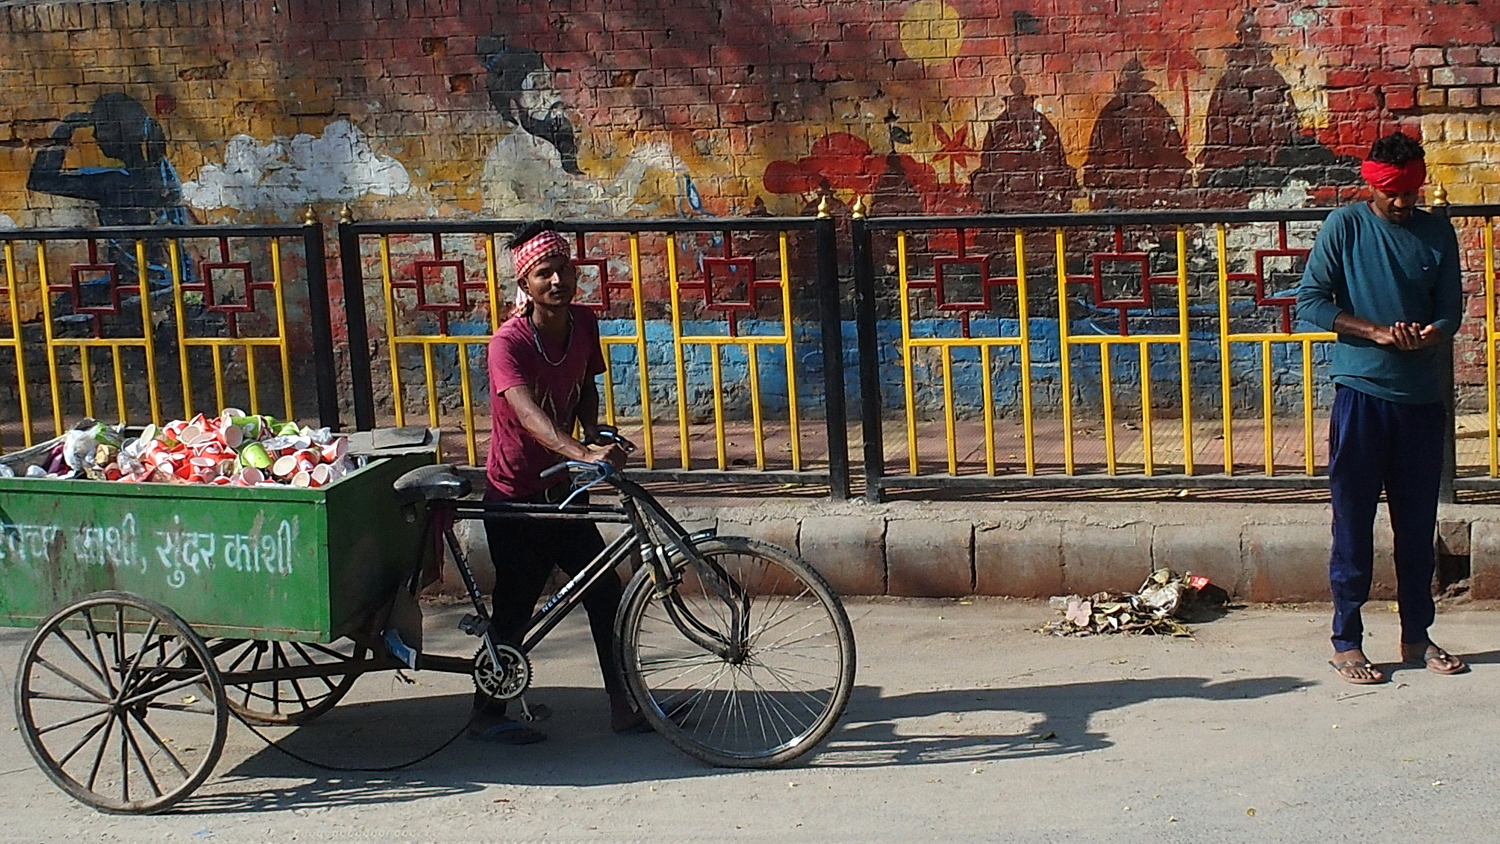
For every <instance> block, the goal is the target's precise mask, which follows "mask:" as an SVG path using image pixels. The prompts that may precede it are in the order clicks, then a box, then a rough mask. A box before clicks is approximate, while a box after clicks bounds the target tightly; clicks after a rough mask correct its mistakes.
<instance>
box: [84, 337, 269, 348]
mask: <svg viewBox="0 0 1500 844" xmlns="http://www.w3.org/2000/svg"><path fill="white" fill-rule="evenodd" d="M57 342H58V343H63V344H68V345H77V344H81V343H87V344H88V345H91V346H105V345H110V346H132V347H134V346H139V345H140V344H141V343H140V341H139V340H136V339H129V340H124V341H120V340H85V339H82V338H80V339H78V340H71V339H63V340H59V341H57ZM182 342H183V343H184V344H185V345H187V346H192V347H194V348H200V349H206V348H211V347H215V346H217V347H219V348H226V347H227V348H231V349H238V348H241V347H243V346H256V347H266V346H280V345H282V343H281V338H280V337H188V338H186V339H184V340H183V341H182Z"/></svg>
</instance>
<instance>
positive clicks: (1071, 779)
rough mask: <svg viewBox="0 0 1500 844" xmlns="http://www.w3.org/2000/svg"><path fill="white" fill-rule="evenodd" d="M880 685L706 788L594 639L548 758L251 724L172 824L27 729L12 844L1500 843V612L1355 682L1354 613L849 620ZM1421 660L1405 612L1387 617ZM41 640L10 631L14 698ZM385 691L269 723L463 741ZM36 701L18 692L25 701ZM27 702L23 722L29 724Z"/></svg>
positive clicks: (464, 686)
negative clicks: (642, 729)
mask: <svg viewBox="0 0 1500 844" xmlns="http://www.w3.org/2000/svg"><path fill="white" fill-rule="evenodd" d="M849 609H850V614H851V617H852V618H853V620H854V625H855V634H856V637H857V639H858V643H859V674H858V677H857V688H856V691H855V693H854V697H853V700H852V702H851V703H850V705H849V709H848V712H847V714H846V716H845V718H844V720H843V722H842V724H841V726H840V728H839V729H838V730H837V731H836V732H835V733H834V734H833V736H832V737H831V738H830V739H829V741H828V742H827V743H826V744H825V745H824V747H823V748H821V750H820V751H819V752H817V753H816V754H814V755H811V756H810V757H807V758H805V759H804V760H801V761H799V762H798V763H795V764H793V765H792V766H791V767H788V768H783V769H778V770H770V771H725V770H716V769H712V768H708V767H705V766H704V765H702V764H700V763H698V762H696V761H694V760H692V759H690V758H688V757H686V756H684V755H682V754H681V753H679V752H678V751H676V750H674V749H673V748H672V747H670V746H669V745H667V744H666V742H664V741H662V740H661V739H660V738H658V737H656V736H653V735H641V736H630V737H620V736H615V735H613V734H612V733H610V732H609V731H608V729H607V719H606V708H605V697H604V693H603V691H602V689H601V687H600V681H599V677H598V671H597V668H596V666H595V665H594V664H593V653H592V648H591V647H590V646H589V642H588V637H587V630H586V628H585V626H584V624H583V621H582V619H581V617H580V618H571V619H569V620H568V621H567V622H565V623H564V625H563V626H562V627H560V628H559V629H558V630H557V631H556V632H555V633H554V634H553V636H552V637H551V638H550V639H549V640H548V641H547V642H545V643H544V644H543V646H542V647H541V648H540V649H539V651H538V652H537V654H536V655H535V657H536V658H535V665H536V671H537V680H536V686H535V689H534V691H533V692H532V693H531V694H530V695H529V696H528V697H529V699H530V700H531V701H533V702H545V703H546V704H547V705H548V706H549V707H551V708H552V710H553V711H554V715H553V717H552V718H551V719H550V720H549V721H547V722H546V723H545V724H543V725H541V726H542V728H543V729H544V730H545V731H546V732H547V733H548V734H549V735H550V738H549V740H548V741H546V742H543V743H541V744H536V745H531V746H526V747H499V746H493V745H489V744H483V743H479V742H473V741H469V740H466V739H459V740H458V741H456V742H454V743H453V744H452V745H451V746H449V747H448V748H446V749H445V750H443V751H442V752H440V753H438V754H437V755H435V756H434V757H433V758H431V759H428V760H427V761H425V762H422V763H420V764H418V765H416V766H414V767H411V768H408V769H405V770H402V771H399V772H395V773H383V774H381V773H358V772H329V771H320V770H318V769H315V768H312V767H309V766H307V765H305V764H303V763H301V762H298V761H295V760H293V759H291V758H289V757H287V756H285V755H284V754H282V753H280V752H278V751H276V750H274V749H271V748H268V747H267V746H266V745H265V744H264V743H263V742H262V741H261V739H259V738H257V737H256V736H255V735H254V734H253V733H251V732H250V731H249V730H248V729H246V728H245V727H244V726H242V725H240V724H238V723H232V724H231V727H230V733H229V744H228V746H227V748H226V749H225V752H224V756H223V758H222V759H221V761H220V762H219V764H218V766H217V768H216V769H215V774H214V776H213V777H212V778H210V779H209V781H208V782H207V783H206V784H205V785H204V786H203V787H202V788H200V789H199V790H198V792H197V793H196V794H195V795H194V796H193V797H191V798H189V799H188V800H186V801H185V802H183V803H182V804H181V805H180V806H179V807H178V808H177V809H176V810H174V811H173V812H172V813H170V814H167V815H162V816H154V817H120V816H110V815H104V814H100V813H97V812H95V811H93V810H91V809H89V808H87V807H85V806H83V805H81V804H79V803H76V802H74V801H73V800H71V799H70V798H68V797H67V796H65V795H64V794H63V793H62V792H60V791H59V790H57V789H56V788H55V787H54V786H53V785H52V784H51V783H50V782H49V781H48V780H47V779H46V778H45V777H44V776H43V775H42V774H41V772H40V771H39V770H38V768H37V767H36V766H35V764H34V763H33V762H32V760H31V758H30V756H29V755H28V754H27V752H26V750H25V748H24V746H23V745H22V743H21V741H20V737H19V735H18V733H17V732H16V730H15V729H14V727H13V726H12V725H13V724H14V720H13V716H12V720H10V722H9V723H8V724H7V728H6V729H4V730H0V841H3V842H12V841H14V842H53V841H128V842H139V841H156V842H177V841H180V842H201V841H214V842H220V841H223V842H242V841H243V842H262V841H264V842H272V841H275V842H286V841H371V842H407V841H413V842H416V841H443V842H470V841H476V842H477V841H548V842H596V841H597V842H621V841H652V842H676V841H684V842H685V841H695V842H697V841H704V840H714V841H829V842H872V841H893V842H895V841H900V842H905V841H944V842H950V841H1017V842H1053V841H1058V842H1061V841H1103V840H1124V841H1161V842H1207V841H1213V842H1239V841H1244V842H1252V841H1253V842H1280V841H1286V842H1303V841H1313V840H1318V841H1359V842H1410V841H1417V840H1432V841H1444V842H1470V841H1472V842H1482V841H1493V840H1495V837H1496V836H1495V830H1496V829H1500V801H1497V800H1496V799H1495V795H1496V794H1497V793H1500V765H1497V763H1496V758H1497V754H1500V719H1497V718H1496V716H1495V713H1496V712H1497V709H1500V706H1497V704H1500V624H1497V622H1500V613H1497V612H1496V611H1495V610H1493V609H1476V608H1457V609H1453V610H1446V611H1444V612H1443V613H1442V614H1441V615H1440V616H1439V619H1438V624H1437V626H1436V627H1435V628H1434V631H1433V632H1434V638H1435V639H1437V640H1438V641H1439V642H1440V643H1441V644H1443V645H1445V646H1446V647H1448V648H1449V649H1450V650H1452V651H1454V652H1455V653H1461V654H1464V655H1466V657H1467V659H1468V660H1469V661H1470V662H1471V663H1472V664H1473V666H1474V670H1473V671H1472V672H1470V673H1469V674H1467V675H1463V676H1459V677H1441V676H1438V675H1435V674H1432V673H1429V672H1426V671H1423V670H1417V669H1407V670H1397V671H1395V672H1394V676H1393V678H1392V682H1391V683H1389V684H1387V685H1384V686H1379V687H1355V686H1351V685H1348V684H1345V683H1343V682H1341V681H1339V680H1338V679H1337V678H1336V677H1335V676H1334V675H1333V673H1332V670H1331V669H1330V668H1328V666H1327V664H1326V660H1327V657H1328V654H1327V651H1328V650H1329V648H1328V643H1327V638H1326V636H1327V632H1326V631H1327V620H1328V610H1327V607H1320V606H1310V607H1302V608H1268V607H1252V608H1241V609H1236V610H1233V611H1231V612H1230V613H1229V614H1228V615H1226V616H1225V617H1223V618H1220V619H1217V620H1214V621H1212V622H1209V623H1205V624H1201V625H1197V626H1195V627H1194V631H1195V633H1196V636H1195V638H1193V639H1163V638H1153V637H1139V636H1106V637H1095V638H1088V639H1060V638H1055V637H1049V636H1045V635H1042V634H1039V633H1037V632H1035V630H1036V628H1038V627H1040V626H1041V625H1042V624H1043V623H1044V622H1045V621H1047V620H1049V619H1050V618H1052V617H1053V613H1052V611H1050V610H1049V609H1048V608H1047V607H1046V606H1045V605H1044V604H1037V603H1025V602H1007V601H998V600H975V601H962V602H960V601H902V602H897V601H892V600H873V601H866V600H858V601H850V602H849ZM460 613H461V608H453V607H449V608H434V607H430V608H429V614H428V625H427V626H428V630H429V631H430V632H429V634H428V635H429V642H428V649H429V650H430V651H436V652H446V653H453V654H462V653H467V652H469V650H470V648H471V642H472V640H467V639H466V638H465V637H463V636H462V634H459V633H458V632H457V631H454V630H453V629H452V627H453V624H454V623H455V622H456V619H457V617H458V615H459V614H460ZM1367 626H1368V627H1369V628H1370V634H1369V636H1370V638H1369V640H1368V642H1367V645H1368V651H1369V652H1370V654H1371V656H1372V657H1373V658H1375V659H1376V660H1377V661H1384V662H1386V663H1387V666H1388V667H1390V666H1389V662H1390V661H1393V660H1394V659H1395V657H1396V639H1397V636H1396V632H1397V630H1396V617H1395V615H1394V613H1391V612H1390V611H1389V608H1388V607H1387V606H1386V605H1384V604H1381V605H1375V606H1372V607H1371V608H1370V610H1369V615H1368V617H1367ZM27 635H29V633H28V631H24V630H0V669H3V673H4V677H3V680H4V682H5V684H6V686H7V687H9V686H10V685H11V684H12V683H13V680H14V673H15V666H16V661H17V659H18V657H19V651H20V648H21V646H22V644H23V643H24V641H25V638H26V636H27ZM410 678H411V679H413V680H415V683H414V684H406V683H403V682H401V681H400V680H399V679H398V678H397V676H396V675H395V674H380V675H371V676H367V677H365V678H362V679H361V680H360V682H359V683H357V684H356V685H355V687H354V690H353V692H351V694H350V696H349V697H348V698H347V699H346V700H345V702H344V703H342V704H340V705H339V706H338V707H337V708H336V709H334V710H333V711H332V712H331V713H329V714H328V715H326V716H324V717H323V718H322V719H319V720H317V721H315V722H313V723H312V724H309V725H307V726H304V727H301V728H296V729H274V730H265V731H264V732H265V733H266V734H267V736H269V737H271V738H274V739H275V740H276V741H278V742H280V743H281V744H283V745H284V746H285V747H287V748H289V749H292V750H294V751H296V752H297V753H300V754H303V755H305V756H308V757H310V758H314V759H317V760H321V761H324V762H326V763H331V764H335V765H342V766H381V765H388V764H392V763H395V762H400V761H403V760H404V759H409V758H412V757H416V756H419V755H421V754H422V753H424V752H426V751H428V750H430V749H431V748H433V747H436V746H437V745H438V744H440V743H442V742H443V741H445V740H447V739H448V738H449V737H451V736H452V735H454V734H455V733H456V732H458V731H459V730H460V729H462V727H463V725H464V723H465V720H466V717H467V713H468V706H469V689H470V685H469V680H468V679H467V678H465V677H463V676H457V675H441V674H433V673H431V672H426V673H414V674H411V675H410ZM6 697H7V700H9V698H10V695H9V694H7V695H6ZM7 707H9V704H7Z"/></svg>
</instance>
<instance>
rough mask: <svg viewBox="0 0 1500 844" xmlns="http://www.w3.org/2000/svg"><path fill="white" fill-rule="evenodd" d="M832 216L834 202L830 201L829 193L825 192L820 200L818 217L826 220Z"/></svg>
mask: <svg viewBox="0 0 1500 844" xmlns="http://www.w3.org/2000/svg"><path fill="white" fill-rule="evenodd" d="M832 216H833V204H832V203H831V202H829V201H828V194H826V193H825V194H823V198H822V199H819V200H818V219H819V220H826V219H828V218H829V217H832Z"/></svg>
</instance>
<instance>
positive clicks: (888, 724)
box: [816, 677, 1309, 767]
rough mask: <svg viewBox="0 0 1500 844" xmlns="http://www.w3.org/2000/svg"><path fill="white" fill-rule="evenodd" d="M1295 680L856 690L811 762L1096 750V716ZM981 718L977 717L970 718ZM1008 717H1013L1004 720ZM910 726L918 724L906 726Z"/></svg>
mask: <svg viewBox="0 0 1500 844" xmlns="http://www.w3.org/2000/svg"><path fill="white" fill-rule="evenodd" d="M1308 685H1309V684H1308V683H1307V682H1306V681H1305V680H1303V679H1301V678H1297V677H1257V678H1246V679H1240V680H1228V681H1224V682H1214V681H1213V680H1210V679H1208V678H1206V677H1158V678H1151V679H1144V680H1108V681H1101V682H1087V683H1059V684H1056V685H1050V686H1022V687H1017V688H991V689H948V690H942V691H933V692H914V693H912V694H906V695H897V696H895V697H881V696H879V694H878V691H877V690H875V689H871V688H869V687H861V688H859V689H856V690H855V699H854V700H853V701H852V702H851V703H850V704H849V713H848V715H846V716H845V718H844V726H843V728H842V729H841V730H839V731H838V732H836V733H834V735H833V736H832V737H831V738H830V739H829V741H828V743H827V745H826V746H825V748H824V752H822V753H821V754H819V756H818V758H817V761H816V764H819V765H835V766H846V767H877V766H884V765H922V764H932V763H944V762H979V761H1000V760H1004V759H1017V758H1030V757H1035V756H1060V755H1066V754H1070V753H1085V752H1087V751H1090V750H1100V749H1102V748H1106V747H1110V746H1112V745H1113V744H1114V743H1113V742H1112V741H1110V739H1109V737H1108V735H1107V734H1105V733H1100V732H1094V731H1091V730H1090V727H1089V720H1090V719H1091V718H1092V717H1093V716H1094V715H1096V714H1098V713H1100V712H1106V711H1109V710H1112V709H1120V708H1123V707H1126V706H1132V705H1134V704H1138V703H1144V702H1146V701H1152V700H1163V699H1168V698H1181V699H1192V700H1206V701H1230V700H1246V699H1250V698H1262V697H1269V696H1271V695H1278V694H1285V693H1287V692H1292V691H1296V690H1298V689H1302V688H1305V687H1307V686H1308ZM983 713H1024V714H1031V715H1035V716H1037V720H1036V721H1035V722H1033V724H1032V726H1030V727H1028V728H1027V729H1025V730H1024V731H1022V732H1018V733H983V732H976V731H975V730H974V729H973V727H970V728H968V729H965V728H964V724H963V722H962V721H958V722H956V723H955V722H953V721H949V722H948V723H946V724H944V725H943V729H942V730H941V732H931V731H930V732H926V733H924V732H923V731H922V729H923V726H924V725H923V724H922V723H921V722H920V720H919V719H924V718H933V717H936V716H943V715H959V716H962V715H967V714H974V715H980V714H983ZM973 720H974V721H979V720H981V719H978V718H976V719H973ZM1009 720H1014V719H1009ZM906 721H916V722H917V723H916V724H904V723H903V722H906Z"/></svg>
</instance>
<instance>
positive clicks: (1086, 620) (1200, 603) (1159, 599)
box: [1041, 569, 1229, 636]
mask: <svg viewBox="0 0 1500 844" xmlns="http://www.w3.org/2000/svg"><path fill="white" fill-rule="evenodd" d="M1228 602H1229V593H1228V592H1225V591H1224V590H1223V589H1222V588H1220V587H1218V586H1215V585H1214V584H1212V583H1210V582H1209V580H1208V578H1206V577H1200V576H1196V575H1193V574H1192V573H1187V574H1181V575H1179V574H1176V573H1174V572H1173V571H1172V570H1171V569H1157V570H1156V571H1154V572H1152V573H1151V576H1150V577H1147V578H1146V582H1145V583H1143V584H1141V588H1140V589H1139V590H1137V591H1135V592H1096V593H1094V594H1093V595H1090V596H1088V597H1083V596H1080V595H1066V596H1062V595H1059V596H1057V597H1054V598H1052V600H1051V605H1052V608H1053V609H1056V610H1060V611H1061V612H1062V614H1063V617H1062V618H1060V619H1057V620H1055V621H1050V622H1048V623H1047V624H1046V625H1045V626H1043V627H1042V630H1041V632H1043V633H1051V634H1053V635H1054V636H1093V635H1097V634H1101V633H1144V634H1150V635H1157V636H1191V635H1193V633H1192V631H1191V630H1189V629H1188V627H1187V625H1186V624H1185V623H1184V621H1186V620H1189V619H1194V618H1196V617H1199V616H1201V615H1204V614H1211V613H1213V612H1215V611H1218V610H1221V609H1222V608H1223V607H1224V606H1225V605H1226V604H1227V603H1228Z"/></svg>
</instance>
